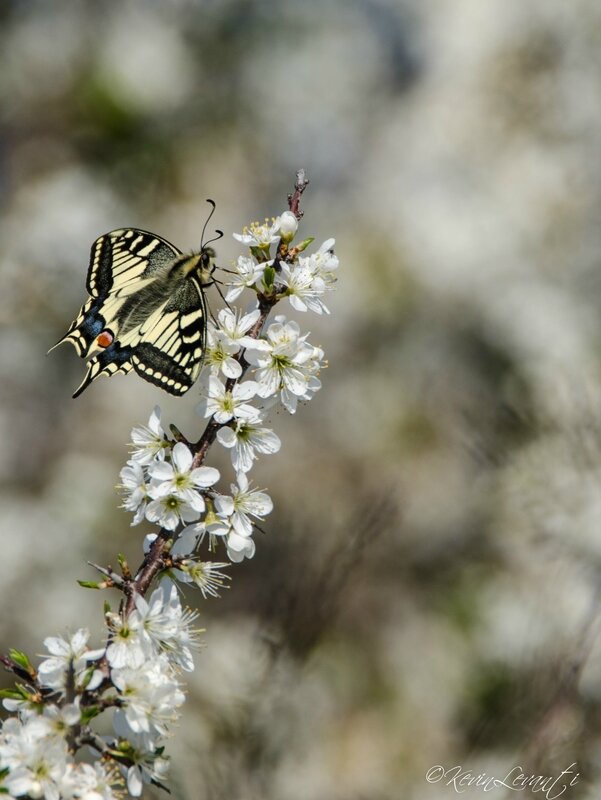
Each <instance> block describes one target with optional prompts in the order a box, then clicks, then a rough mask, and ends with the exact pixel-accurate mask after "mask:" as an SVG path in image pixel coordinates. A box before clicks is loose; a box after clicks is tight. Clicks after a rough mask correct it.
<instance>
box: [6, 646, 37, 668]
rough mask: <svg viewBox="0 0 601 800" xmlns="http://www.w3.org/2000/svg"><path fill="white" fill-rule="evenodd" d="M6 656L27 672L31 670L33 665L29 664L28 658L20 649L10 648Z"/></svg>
mask: <svg viewBox="0 0 601 800" xmlns="http://www.w3.org/2000/svg"><path fill="white" fill-rule="evenodd" d="M8 657H9V658H10V659H11V660H12V661H14V662H15V664H18V665H19V666H20V667H22V668H23V669H26V670H27V672H32V671H33V667H32V666H31V662H30V660H29V659H28V658H27V656H26V655H25V653H23V652H22V651H21V650H15V649H13V648H11V649H10V650H9V651H8Z"/></svg>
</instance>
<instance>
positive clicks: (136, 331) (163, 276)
mask: <svg viewBox="0 0 601 800" xmlns="http://www.w3.org/2000/svg"><path fill="white" fill-rule="evenodd" d="M214 255H215V253H214V251H213V250H212V249H211V248H209V247H204V248H202V249H201V251H200V252H199V253H194V254H191V255H184V254H182V253H181V252H180V251H179V250H178V249H177V248H176V247H175V246H174V245H172V244H170V243H169V242H167V241H166V240H165V239H162V238H161V237H160V236H156V235H155V234H153V233H148V232H147V231H142V230H139V229H137V228H124V229H119V230H115V231H111V232H110V233H107V234H105V235H104V236H101V237H99V238H98V239H97V240H96V241H95V242H94V244H93V245H92V252H91V256H90V266H89V269H88V275H87V281H86V286H87V289H88V292H89V294H90V298H89V299H88V301H87V302H86V303H84V305H83V306H82V308H81V310H80V312H79V314H78V316H77V317H76V319H75V320H74V321H73V323H72V324H71V326H70V327H69V330H68V331H67V333H66V334H65V336H63V338H62V339H61V340H60V341H59V342H58V343H57V344H61V343H62V342H70V343H71V344H72V345H73V346H74V347H75V350H76V351H77V353H78V355H79V356H81V357H82V358H87V359H89V361H88V371H87V373H86V376H85V378H84V380H83V381H82V383H81V385H80V386H79V387H78V389H77V390H76V392H75V394H74V395H73V397H77V396H78V395H79V394H81V393H82V392H83V391H84V389H85V388H86V387H87V386H89V385H90V383H92V381H94V380H95V379H96V378H98V377H100V376H101V375H114V374H116V373H127V372H130V371H131V370H132V369H133V370H135V371H136V372H137V373H138V374H139V375H140V376H141V377H143V378H144V379H145V380H147V381H150V382H151V383H154V384H155V385H157V386H160V387H161V388H162V389H165V391H167V392H169V393H170V394H175V395H181V394H184V393H185V392H187V391H188V389H189V388H190V387H191V386H192V384H193V383H194V382H195V381H196V379H197V378H198V375H199V373H200V369H201V366H202V356H203V352H204V341H205V331H206V319H207V309H206V301H205V296H204V290H205V289H206V287H207V286H209V285H210V284H211V283H212V282H213V281H212V279H211V274H212V271H213V270H212V266H211V262H212V258H213V257H214ZM56 346H57V345H55V347H56Z"/></svg>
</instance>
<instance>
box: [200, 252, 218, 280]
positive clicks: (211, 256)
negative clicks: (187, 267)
mask: <svg viewBox="0 0 601 800" xmlns="http://www.w3.org/2000/svg"><path fill="white" fill-rule="evenodd" d="M215 256H216V253H215V251H214V250H213V248H212V247H207V246H205V247H203V248H202V250H201V251H200V253H199V254H198V267H197V269H198V272H199V275H200V283H201V285H202V286H203V287H204V286H211V285H212V284H213V283H214V280H213V273H214V272H215V269H216V268H217V265H216V264H215Z"/></svg>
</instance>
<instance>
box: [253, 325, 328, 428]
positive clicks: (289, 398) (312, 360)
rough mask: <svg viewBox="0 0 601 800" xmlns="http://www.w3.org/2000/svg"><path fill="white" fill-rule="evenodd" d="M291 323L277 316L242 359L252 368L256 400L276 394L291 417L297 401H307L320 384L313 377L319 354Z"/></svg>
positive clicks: (319, 351)
mask: <svg viewBox="0 0 601 800" xmlns="http://www.w3.org/2000/svg"><path fill="white" fill-rule="evenodd" d="M307 336H308V334H305V335H304V336H301V335H300V328H299V326H298V324H297V323H296V322H294V321H289V322H288V321H287V320H286V318H285V317H283V316H278V317H276V318H275V321H274V322H272V324H271V325H270V326H269V327H268V328H267V331H266V333H265V338H264V339H260V340H257V341H256V342H255V343H254V345H253V347H252V348H250V347H249V348H248V349H247V351H246V354H245V355H246V359H247V361H248V362H249V363H250V364H253V365H254V366H256V370H255V373H254V378H255V380H256V382H257V383H258V384H259V386H258V389H257V394H258V395H259V397H264V398H266V397H270V396H273V395H276V394H279V396H280V400H281V402H282V404H283V405H284V407H285V408H286V409H287V410H288V411H289V412H290V413H291V414H294V412H295V411H296V406H297V403H298V400H299V399H301V398H302V399H304V400H309V399H310V398H311V395H312V393H313V392H316V391H317V390H318V389H319V388H320V386H321V383H320V381H319V379H318V378H317V377H316V375H317V373H318V372H319V370H320V368H321V362H322V360H323V350H322V349H321V348H319V347H313V345H311V344H309V342H307V341H306V339H307Z"/></svg>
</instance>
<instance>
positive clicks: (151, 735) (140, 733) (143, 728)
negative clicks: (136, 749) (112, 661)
mask: <svg viewBox="0 0 601 800" xmlns="http://www.w3.org/2000/svg"><path fill="white" fill-rule="evenodd" d="M111 680H112V682H113V684H114V685H115V687H116V688H117V689H118V690H119V692H120V695H121V702H122V706H121V707H120V708H118V709H117V710H116V711H115V714H114V717H113V725H114V728H115V731H116V733H117V735H119V736H123V737H125V738H128V737H129V735H130V734H131V733H133V734H135V735H136V736H137V737H139V739H140V740H141V741H142V743H143V745H144V747H145V749H148V750H152V749H154V748H155V746H156V745H157V743H158V741H159V739H160V737H162V736H165V735H167V733H168V730H169V725H170V724H171V723H172V722H175V721H176V720H177V718H178V711H177V709H178V708H179V707H180V706H181V705H182V703H183V702H184V700H185V695H184V693H183V692H182V690H181V686H180V684H179V681H177V680H176V679H175V677H174V674H173V669H172V668H171V666H170V664H169V659H168V658H167V656H166V655H164V654H161V655H159V656H157V657H156V658H153V659H148V660H147V661H145V662H144V664H143V665H142V666H141V667H140V668H139V669H128V668H126V669H113V670H112V671H111Z"/></svg>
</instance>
